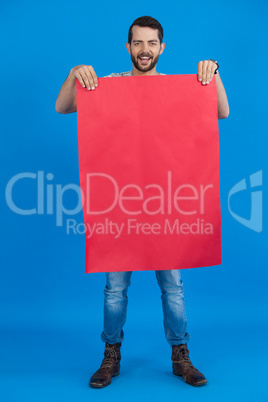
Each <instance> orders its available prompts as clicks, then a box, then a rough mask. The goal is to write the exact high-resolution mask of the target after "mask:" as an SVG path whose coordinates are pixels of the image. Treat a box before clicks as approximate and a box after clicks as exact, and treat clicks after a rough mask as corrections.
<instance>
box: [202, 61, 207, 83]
mask: <svg viewBox="0 0 268 402" xmlns="http://www.w3.org/2000/svg"><path fill="white" fill-rule="evenodd" d="M207 67H208V60H204V61H203V67H202V84H203V85H206V83H207Z"/></svg>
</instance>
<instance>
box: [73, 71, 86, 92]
mask: <svg viewBox="0 0 268 402" xmlns="http://www.w3.org/2000/svg"><path fill="white" fill-rule="evenodd" d="M73 74H74V76H75V78H77V79H78V81H79V82H80V84H81V85H82V87H83V88H85V83H84V80H83V77H82V76H81V74H80V73H79V71H78V70H76V71H74V73H73Z"/></svg>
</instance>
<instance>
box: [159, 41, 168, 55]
mask: <svg viewBox="0 0 268 402" xmlns="http://www.w3.org/2000/svg"><path fill="white" fill-rule="evenodd" d="M165 47H166V44H165V43H161V45H160V52H159V54H162V53H163V51H164V49H165Z"/></svg>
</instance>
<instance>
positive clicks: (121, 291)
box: [104, 284, 129, 297]
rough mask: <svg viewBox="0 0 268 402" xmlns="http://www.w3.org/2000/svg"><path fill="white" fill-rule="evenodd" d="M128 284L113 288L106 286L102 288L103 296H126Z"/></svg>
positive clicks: (116, 285) (117, 285)
mask: <svg viewBox="0 0 268 402" xmlns="http://www.w3.org/2000/svg"><path fill="white" fill-rule="evenodd" d="M128 286H129V285H128V284H127V285H126V284H122V285H120V284H115V285H113V286H111V284H110V285H107V284H106V286H105V288H104V294H109V295H111V294H112V295H120V296H121V295H122V296H123V297H126V296H127V291H128Z"/></svg>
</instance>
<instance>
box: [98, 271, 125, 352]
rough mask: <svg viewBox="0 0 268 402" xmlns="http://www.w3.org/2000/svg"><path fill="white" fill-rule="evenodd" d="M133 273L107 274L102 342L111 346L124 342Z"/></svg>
mask: <svg viewBox="0 0 268 402" xmlns="http://www.w3.org/2000/svg"><path fill="white" fill-rule="evenodd" d="M131 275H132V271H126V272H125V271H124V272H107V273H106V286H105V288H104V330H103V332H102V333H101V340H102V341H103V342H108V343H109V344H113V343H121V342H122V341H123V340H124V331H123V326H124V324H125V322H126V317H127V304H128V297H127V291H128V287H129V286H130V284H131V281H130V279H131Z"/></svg>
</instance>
